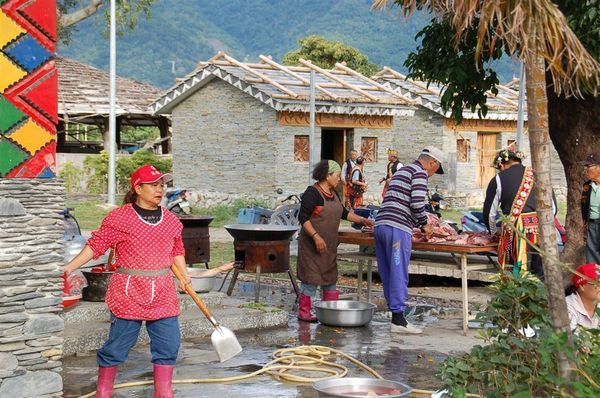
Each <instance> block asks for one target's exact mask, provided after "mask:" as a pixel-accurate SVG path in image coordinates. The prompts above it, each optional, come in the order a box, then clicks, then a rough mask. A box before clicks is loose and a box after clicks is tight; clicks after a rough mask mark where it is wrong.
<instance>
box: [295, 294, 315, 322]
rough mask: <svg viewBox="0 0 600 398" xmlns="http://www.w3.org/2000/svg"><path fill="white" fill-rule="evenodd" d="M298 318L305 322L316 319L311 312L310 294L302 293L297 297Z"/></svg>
mask: <svg viewBox="0 0 600 398" xmlns="http://www.w3.org/2000/svg"><path fill="white" fill-rule="evenodd" d="M298 319H300V320H301V321H306V322H316V321H317V317H316V316H315V315H314V314H313V313H312V312H311V306H310V296H307V295H305V294H302V293H301V294H300V298H299V299H298Z"/></svg>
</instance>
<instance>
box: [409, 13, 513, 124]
mask: <svg viewBox="0 0 600 398" xmlns="http://www.w3.org/2000/svg"><path fill="white" fill-rule="evenodd" d="M454 37H455V31H454V29H453V27H452V26H451V24H450V22H449V21H447V20H439V19H432V20H431V22H430V24H429V25H428V26H426V27H425V28H423V30H421V31H420V32H419V33H418V34H417V36H416V37H415V39H416V40H419V39H421V45H420V46H419V47H417V51H416V52H413V53H411V54H409V56H408V57H407V59H406V62H405V63H404V65H405V66H406V67H407V68H408V69H409V71H410V73H409V74H408V77H409V78H414V79H419V80H423V81H427V82H429V83H438V84H440V85H442V86H444V90H443V93H442V97H441V105H442V108H443V109H444V110H445V111H450V112H451V117H452V118H454V119H456V120H457V121H458V122H461V121H462V120H463V109H469V110H470V111H471V112H473V113H478V115H479V117H485V115H486V114H487V111H488V107H487V105H486V100H487V97H486V92H488V91H489V92H491V93H497V92H498V90H497V88H496V87H495V86H496V85H497V84H498V83H499V82H498V77H497V75H496V72H495V71H494V70H493V69H492V68H491V67H490V66H489V63H490V62H492V61H495V60H498V59H499V58H500V57H501V56H502V48H501V46H499V45H496V46H495V47H494V49H493V50H492V52H487V53H484V54H483V59H482V60H478V59H476V57H475V51H474V48H475V45H476V43H477V32H476V30H475V29H471V30H470V31H469V32H468V34H467V35H466V36H465V37H464V38H463V39H462V40H461V41H460V42H459V43H458V45H457V47H456V48H454V47H453V46H452V45H451V43H454V42H455V38H454Z"/></svg>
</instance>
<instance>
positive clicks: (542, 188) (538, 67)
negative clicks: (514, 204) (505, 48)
mask: <svg viewBox="0 0 600 398" xmlns="http://www.w3.org/2000/svg"><path fill="white" fill-rule="evenodd" d="M531 41H532V42H533V45H532V46H531V48H532V52H535V48H536V47H535V44H536V43H535V41H536V39H535V35H534V34H532V35H531ZM544 66H545V64H544V58H542V57H541V56H539V55H535V56H534V60H533V61H532V62H527V63H526V66H525V67H526V74H527V114H528V123H529V143H530V147H531V161H532V166H533V169H534V171H535V184H534V187H535V195H536V212H537V216H538V220H539V245H540V247H541V250H542V251H543V252H544V254H545V256H544V258H543V260H544V261H543V265H544V283H545V284H546V287H547V290H548V309H549V311H550V317H551V319H552V327H553V329H554V331H555V332H556V333H563V332H565V333H567V335H568V337H569V340H568V344H570V345H572V344H573V343H572V337H571V332H570V329H569V317H568V312H567V304H566V302H565V294H564V288H563V275H562V271H561V268H560V263H559V261H560V260H559V259H558V248H557V242H556V232H555V228H554V213H553V211H552V180H551V178H550V145H551V143H550V135H549V133H548V99H547V97H546V78H545V75H544ZM559 360H560V363H559V366H560V373H561V376H562V377H564V378H565V379H570V374H571V372H570V370H569V368H572V367H573V366H571V364H570V361H569V360H568V358H567V357H566V356H565V355H560V356H559Z"/></svg>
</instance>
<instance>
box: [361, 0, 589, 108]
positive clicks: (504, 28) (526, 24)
mask: <svg viewBox="0 0 600 398" xmlns="http://www.w3.org/2000/svg"><path fill="white" fill-rule="evenodd" d="M394 6H398V7H400V8H401V9H402V11H403V12H404V14H405V15H410V14H411V13H413V12H414V11H415V10H418V9H423V8H427V9H429V10H430V11H432V12H434V13H435V14H437V15H438V16H440V17H441V18H447V19H449V20H450V21H451V23H452V26H453V27H454V29H455V31H456V40H457V42H458V41H459V40H460V39H461V38H463V37H464V36H465V35H466V34H467V32H468V31H469V30H470V29H471V28H472V27H476V28H477V47H476V49H475V52H476V57H477V58H478V59H479V58H480V57H481V55H482V53H483V52H485V51H488V50H490V48H486V46H488V47H490V46H491V47H493V45H495V43H496V42H497V41H498V40H501V41H502V43H503V44H504V45H505V46H506V49H507V51H508V53H509V54H510V55H513V56H516V57H518V58H519V59H521V60H522V61H523V62H525V63H528V62H532V60H533V59H534V56H536V55H541V56H542V57H544V59H545V60H546V64H547V67H548V69H549V71H550V73H551V75H552V79H553V83H554V90H555V91H556V93H557V94H564V95H565V96H567V97H568V96H578V97H581V96H583V93H582V92H583V91H586V92H588V93H592V94H593V95H594V96H596V95H598V88H599V87H600V63H598V61H596V60H595V59H594V58H593V57H592V56H591V54H590V53H589V52H588V51H587V50H586V49H585V47H584V46H583V45H582V44H581V42H580V41H579V39H578V38H577V36H576V35H575V33H573V31H572V30H571V28H570V27H569V24H568V23H567V20H566V18H565V16H564V15H563V14H562V12H561V11H560V10H559V9H558V7H557V6H556V5H555V4H554V3H553V2H552V1H551V0H374V1H373V8H374V9H379V10H381V9H385V8H387V7H394ZM532 38H534V39H535V40H531V39H532ZM488 43H489V44H488ZM454 44H455V45H456V43H454Z"/></svg>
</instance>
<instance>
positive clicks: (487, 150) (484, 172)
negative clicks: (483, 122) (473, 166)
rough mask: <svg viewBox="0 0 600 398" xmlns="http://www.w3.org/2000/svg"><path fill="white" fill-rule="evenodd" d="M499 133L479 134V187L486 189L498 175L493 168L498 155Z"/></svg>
mask: <svg viewBox="0 0 600 398" xmlns="http://www.w3.org/2000/svg"><path fill="white" fill-rule="evenodd" d="M497 138H498V133H477V187H478V188H486V187H487V185H488V183H489V182H490V180H491V179H492V178H494V176H495V175H496V169H494V168H493V167H492V162H493V161H494V156H495V155H496V152H497V149H496V143H497Z"/></svg>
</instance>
